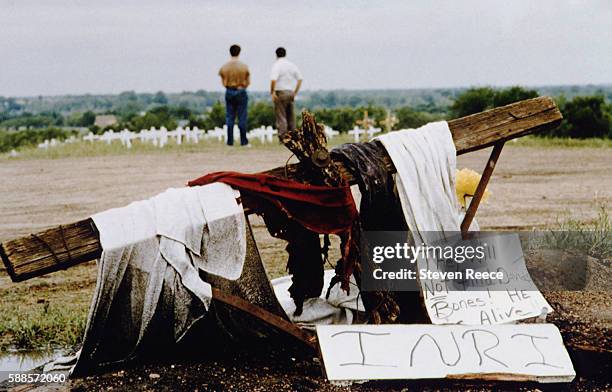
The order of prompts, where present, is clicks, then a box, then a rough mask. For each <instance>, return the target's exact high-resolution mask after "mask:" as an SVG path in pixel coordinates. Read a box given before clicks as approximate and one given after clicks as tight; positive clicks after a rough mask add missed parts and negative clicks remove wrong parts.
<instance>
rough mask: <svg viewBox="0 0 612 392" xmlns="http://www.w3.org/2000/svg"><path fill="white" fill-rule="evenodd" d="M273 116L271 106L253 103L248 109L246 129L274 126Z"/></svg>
mask: <svg viewBox="0 0 612 392" xmlns="http://www.w3.org/2000/svg"><path fill="white" fill-rule="evenodd" d="M274 123H275V116H274V108H273V107H272V104H271V103H270V102H267V101H259V102H255V103H254V104H253V105H251V106H250V107H249V114H248V128H249V129H253V128H257V127H261V126H264V127H267V126H274Z"/></svg>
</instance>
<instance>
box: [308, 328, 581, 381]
mask: <svg viewBox="0 0 612 392" xmlns="http://www.w3.org/2000/svg"><path fill="white" fill-rule="evenodd" d="M317 338H318V340H319V345H320V347H321V353H322V358H323V364H324V366H325V374H326V375H327V378H328V379H329V380H335V381H340V380H392V379H432V378H447V379H480V380H496V381H498V380H506V381H538V382H548V383H558V382H571V381H572V380H573V379H574V377H575V376H576V371H575V370H574V367H573V365H572V361H571V359H570V357H569V354H568V352H567V350H566V349H565V346H564V345H563V340H562V338H561V334H560V333H559V330H558V329H557V327H556V326H555V325H553V324H516V325H493V326H492V325H489V326H477V327H473V326H462V325H429V324H426V325H418V324H410V325H397V324H396V325H319V326H317Z"/></svg>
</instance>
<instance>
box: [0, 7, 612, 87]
mask: <svg viewBox="0 0 612 392" xmlns="http://www.w3.org/2000/svg"><path fill="white" fill-rule="evenodd" d="M255 3H256V2H249V1H240V2H235V1H232V2H214V3H213V2H199V1H198V2H195V1H193V2H191V1H180V2H166V1H163V2H162V1H147V2H145V1H131V2H125V1H110V2H108V1H104V2H99V1H95V2H94V1H38V2H34V1H19V0H15V1H6V0H0V95H38V94H44V95H46V94H65V93H86V92H91V93H107V92H109V93H114V92H120V91H125V90H136V91H156V90H165V91H182V90H197V89H207V90H213V89H214V90H218V89H220V86H219V80H218V77H217V70H218V68H219V66H220V65H221V64H222V63H223V61H225V59H226V57H227V48H228V46H229V45H230V44H232V43H235V42H236V43H239V44H241V45H242V46H243V58H244V60H245V61H247V62H248V64H249V65H250V67H251V72H252V74H253V88H254V89H258V90H263V89H266V88H267V85H268V73H269V67H270V65H271V63H272V61H273V60H274V49H275V48H276V47H277V46H278V45H283V46H285V47H286V48H287V50H288V55H289V57H290V58H292V59H293V60H294V61H295V62H296V63H297V64H298V65H299V66H300V68H301V69H302V73H303V74H304V76H305V86H304V87H305V88H308V89H330V88H345V89H357V88H412V87H443V86H444V87H448V86H466V85H483V84H493V85H509V84H523V85H544V84H582V83H610V82H612V28H611V27H610V21H612V3H611V2H609V1H605V0H602V1H537V2H534V1H527V0H524V1H501V0H499V1H486V0H482V1H480V0H467V1H435V2H433V1H410V2H406V1H385V2H380V3H374V2H371V1H363V2H361V1H342V2H338V1H334V2H330V1H315V2H312V1H309V2H303V3H299V4H293V2H257V4H255Z"/></svg>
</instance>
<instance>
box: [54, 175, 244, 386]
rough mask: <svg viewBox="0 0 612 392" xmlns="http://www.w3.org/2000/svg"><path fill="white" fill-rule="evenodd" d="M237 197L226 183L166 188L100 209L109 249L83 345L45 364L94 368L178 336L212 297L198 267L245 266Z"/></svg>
mask: <svg viewBox="0 0 612 392" xmlns="http://www.w3.org/2000/svg"><path fill="white" fill-rule="evenodd" d="M237 196H239V193H237V191H234V190H233V189H232V188H231V187H229V186H228V185H225V184H221V183H218V184H211V185H206V186H202V187H192V188H181V189H168V190H167V191H165V192H164V193H162V194H160V195H157V196H155V197H153V198H151V199H149V200H143V201H139V202H135V203H131V204H129V205H128V206H126V207H123V208H115V209H112V210H108V211H105V212H102V213H100V214H96V215H94V216H93V217H92V219H93V220H94V222H95V224H96V227H97V229H98V231H99V232H100V242H101V245H102V248H103V252H102V256H101V258H100V261H99V263H98V279H97V283H96V289H95V292H94V296H93V298H92V303H91V307H90V310H89V315H88V319H87V326H86V329H85V336H84V339H83V346H82V348H81V350H79V352H78V353H77V355H76V356H75V357H74V358H68V359H66V358H62V359H59V360H57V361H55V362H52V363H50V364H49V365H48V366H47V367H46V369H48V370H52V369H65V368H66V367H70V366H74V368H73V372H74V373H75V374H79V373H87V372H92V371H93V370H92V369H94V368H96V367H98V366H105V365H107V364H110V363H120V362H123V361H125V360H128V359H130V358H132V357H133V356H134V355H136V353H137V352H138V350H140V349H141V348H142V346H146V345H147V344H148V345H151V344H155V345H157V346H160V347H163V345H172V344H175V343H176V342H178V341H180V340H181V339H182V338H183V336H185V334H186V333H187V332H188V331H189V329H190V328H191V326H192V325H193V324H194V323H195V322H196V321H198V320H199V319H201V318H202V317H203V316H204V315H205V314H206V313H207V310H208V308H209V305H210V302H211V300H212V288H211V286H210V284H209V283H207V282H205V281H204V280H202V279H201V278H200V275H199V271H198V269H199V268H202V269H204V270H206V271H207V272H209V273H212V274H219V275H220V276H222V277H225V278H226V279H235V278H236V277H239V276H240V273H241V271H242V267H243V264H244V259H245V255H246V238H245V218H244V212H243V210H242V208H241V207H240V206H239V205H238V203H237V201H236V197H237ZM228 227H230V228H228ZM207 248H210V249H207ZM221 250H224V252H221ZM224 263H225V264H226V266H224V267H221V265H222V264H224ZM151 339H153V340H154V341H153V342H152V341H151Z"/></svg>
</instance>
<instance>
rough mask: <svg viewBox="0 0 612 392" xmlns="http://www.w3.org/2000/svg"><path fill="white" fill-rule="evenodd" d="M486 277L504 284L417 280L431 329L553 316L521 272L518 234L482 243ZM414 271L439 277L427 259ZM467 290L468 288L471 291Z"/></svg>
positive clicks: (456, 266) (457, 266) (471, 265)
mask: <svg viewBox="0 0 612 392" xmlns="http://www.w3.org/2000/svg"><path fill="white" fill-rule="evenodd" d="M484 238H485V240H483V241H486V249H487V258H486V263H482V264H481V265H483V266H484V267H483V268H486V272H490V271H503V274H504V277H505V278H504V279H502V280H500V281H492V282H484V283H486V286H483V280H473V281H469V280H465V281H463V282H460V283H457V281H448V280H444V279H428V280H421V289H422V292H423V298H424V300H425V307H426V309H427V313H428V315H429V318H430V319H431V322H432V323H433V324H463V325H494V324H504V323H509V322H513V321H517V320H524V319H527V318H532V317H537V316H540V315H541V314H542V313H544V314H547V313H550V312H552V307H551V306H550V305H549V304H548V302H547V301H546V299H545V298H544V296H543V295H542V293H540V291H539V290H538V289H537V287H536V286H535V284H533V282H532V280H531V277H530V275H529V271H527V268H526V267H525V259H524V256H523V250H522V248H521V243H520V240H519V237H518V235H517V234H495V235H491V236H489V237H484ZM476 264H477V263H468V262H465V263H463V264H457V263H453V264H452V268H454V269H460V268H463V269H465V268H478V265H476ZM417 265H418V267H419V268H420V269H421V268H423V269H427V270H429V271H434V272H437V271H443V270H444V269H445V268H448V266H440V265H438V263H436V262H432V260H430V259H424V258H421V259H419V260H418V261H417ZM470 284H472V285H473V286H470Z"/></svg>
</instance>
